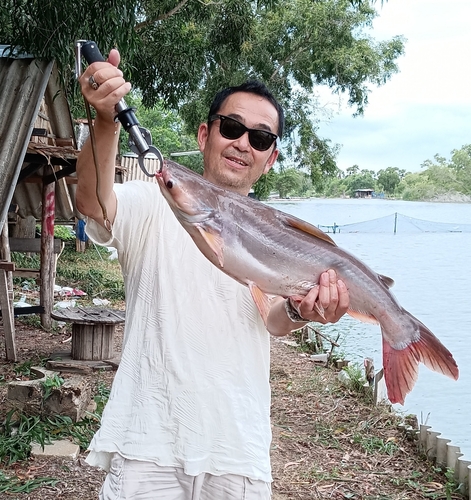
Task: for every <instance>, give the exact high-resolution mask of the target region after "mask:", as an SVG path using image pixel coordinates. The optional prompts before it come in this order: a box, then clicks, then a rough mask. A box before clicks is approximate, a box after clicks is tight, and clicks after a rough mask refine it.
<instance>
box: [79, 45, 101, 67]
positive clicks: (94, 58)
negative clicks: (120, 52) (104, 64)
mask: <svg viewBox="0 0 471 500" xmlns="http://www.w3.org/2000/svg"><path fill="white" fill-rule="evenodd" d="M81 52H82V55H83V57H85V60H86V61H87V63H88V64H92V63H94V62H98V61H104V60H105V58H104V57H103V56H102V55H101V52H100V49H99V48H98V46H97V44H96V43H95V42H92V41H91V40H90V41H88V42H85V43H84V44H83V45H82V47H81Z"/></svg>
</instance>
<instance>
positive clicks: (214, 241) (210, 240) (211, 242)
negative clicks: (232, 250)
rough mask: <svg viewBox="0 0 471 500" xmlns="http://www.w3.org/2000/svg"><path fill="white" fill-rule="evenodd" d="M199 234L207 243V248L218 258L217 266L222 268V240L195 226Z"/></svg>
mask: <svg viewBox="0 0 471 500" xmlns="http://www.w3.org/2000/svg"><path fill="white" fill-rule="evenodd" d="M196 228H197V229H198V231H199V233H200V234H201V236H202V237H203V239H204V241H205V242H206V243H207V245H208V246H209V248H210V249H211V250H212V251H213V252H214V254H215V255H216V257H217V258H218V261H219V265H220V266H221V267H224V240H223V239H222V238H221V236H219V235H218V234H214V233H210V232H209V231H206V230H205V229H203V228H202V227H201V226H200V225H199V224H197V225H196Z"/></svg>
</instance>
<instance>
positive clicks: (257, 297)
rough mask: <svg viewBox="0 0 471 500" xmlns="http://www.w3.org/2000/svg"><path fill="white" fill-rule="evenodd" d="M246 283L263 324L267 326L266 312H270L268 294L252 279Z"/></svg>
mask: <svg viewBox="0 0 471 500" xmlns="http://www.w3.org/2000/svg"><path fill="white" fill-rule="evenodd" d="M248 285H249V290H250V293H251V294H252V298H253V300H254V302H255V305H256V306H257V309H258V312H259V313H260V316H261V317H262V319H263V322H264V323H265V326H267V319H268V313H269V312H270V301H269V299H268V296H267V295H266V294H265V293H263V292H262V290H260V288H259V287H258V286H257V285H256V284H255V283H254V282H253V281H250V282H249V283H248Z"/></svg>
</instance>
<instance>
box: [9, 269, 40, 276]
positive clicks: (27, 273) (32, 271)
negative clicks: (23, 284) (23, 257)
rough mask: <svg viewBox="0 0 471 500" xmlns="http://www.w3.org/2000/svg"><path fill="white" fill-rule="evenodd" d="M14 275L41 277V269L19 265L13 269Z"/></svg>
mask: <svg viewBox="0 0 471 500" xmlns="http://www.w3.org/2000/svg"><path fill="white" fill-rule="evenodd" d="M13 276H16V277H19V278H39V269H29V268H25V267H17V268H16V269H15V270H14V271H13Z"/></svg>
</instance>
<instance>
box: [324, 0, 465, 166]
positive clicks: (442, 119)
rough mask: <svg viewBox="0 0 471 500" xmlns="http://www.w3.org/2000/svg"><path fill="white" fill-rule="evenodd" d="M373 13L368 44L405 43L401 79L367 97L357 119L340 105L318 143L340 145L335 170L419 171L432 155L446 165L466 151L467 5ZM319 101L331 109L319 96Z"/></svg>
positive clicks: (427, 4)
mask: <svg viewBox="0 0 471 500" xmlns="http://www.w3.org/2000/svg"><path fill="white" fill-rule="evenodd" d="M377 3H378V4H379V2H377ZM378 8H379V11H380V16H379V17H378V18H377V19H376V20H375V23H374V28H373V31H372V33H371V34H372V36H374V37H375V38H376V39H387V38H390V37H391V36H394V35H403V36H404V37H405V38H407V43H406V53H405V55H404V56H402V57H401V58H400V59H399V67H400V73H398V74H396V75H394V76H393V77H392V79H391V80H390V81H389V82H388V83H386V84H385V85H384V86H383V87H380V88H375V89H373V90H372V92H371V94H370V96H369V104H368V106H367V108H366V109H365V114H364V116H363V117H358V118H353V117H352V116H351V115H352V113H353V110H352V109H351V108H347V107H346V106H344V105H341V110H340V112H339V113H338V114H337V115H336V116H335V117H334V118H333V119H332V120H331V122H330V123H324V124H323V125H322V126H321V129H320V135H321V136H323V137H326V138H329V139H331V140H332V142H333V143H338V144H341V145H342V148H341V152H340V154H339V157H338V165H339V167H340V168H343V169H346V168H347V167H349V166H352V165H354V164H357V165H359V166H360V168H367V169H371V170H379V169H381V168H386V167H388V166H397V167H399V168H405V169H406V170H409V171H418V170H420V165H421V163H422V162H423V161H424V160H426V159H432V158H433V155H434V154H436V153H438V154H440V155H441V156H445V157H449V155H450V152H451V151H452V150H453V149H459V148H460V147H461V146H463V145H464V144H469V143H471V134H470V130H471V91H470V82H471V65H470V64H469V61H471V30H469V20H470V19H471V2H470V1H469V0H435V1H426V0H409V1H408V2H405V1H404V0H402V1H401V0H389V1H388V2H385V3H384V4H383V7H382V8H381V7H378ZM320 95H321V99H322V100H323V101H324V102H330V103H332V102H335V99H337V101H338V98H335V97H334V98H333V97H330V96H329V95H328V94H327V92H326V90H325V89H323V90H322V91H321V92H320ZM331 107H332V108H333V109H334V110H336V106H335V105H334V106H331Z"/></svg>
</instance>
